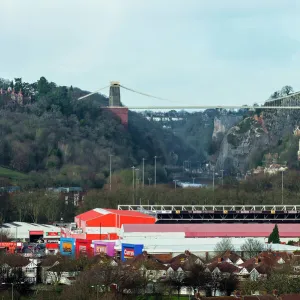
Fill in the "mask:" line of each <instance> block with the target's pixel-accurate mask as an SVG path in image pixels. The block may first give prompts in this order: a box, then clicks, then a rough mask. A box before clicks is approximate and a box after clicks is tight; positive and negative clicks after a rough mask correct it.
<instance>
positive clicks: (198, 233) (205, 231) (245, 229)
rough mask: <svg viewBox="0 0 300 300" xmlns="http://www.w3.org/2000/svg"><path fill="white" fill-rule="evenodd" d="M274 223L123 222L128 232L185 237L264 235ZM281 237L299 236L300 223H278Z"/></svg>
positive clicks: (266, 234) (267, 234) (125, 231)
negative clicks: (170, 234)
mask: <svg viewBox="0 0 300 300" xmlns="http://www.w3.org/2000/svg"><path fill="white" fill-rule="evenodd" d="M274 226H275V224H252V223H251V224H139V225H137V224H124V225H123V229H124V233H129V232H185V235H186V237H226V236H228V237H266V236H269V235H270V233H271V232H272V230H273V228H274ZM278 229H279V235H280V236H281V237H299V232H300V224H279V225H278Z"/></svg>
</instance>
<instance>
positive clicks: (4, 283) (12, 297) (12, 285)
mask: <svg viewBox="0 0 300 300" xmlns="http://www.w3.org/2000/svg"><path fill="white" fill-rule="evenodd" d="M23 283H24V282H21V284H23ZM2 284H3V285H6V284H11V299H12V300H14V283H13V282H12V283H6V282H2Z"/></svg>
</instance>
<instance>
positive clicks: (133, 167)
mask: <svg viewBox="0 0 300 300" xmlns="http://www.w3.org/2000/svg"><path fill="white" fill-rule="evenodd" d="M131 169H132V202H133V204H134V169H135V166H132V167H131Z"/></svg>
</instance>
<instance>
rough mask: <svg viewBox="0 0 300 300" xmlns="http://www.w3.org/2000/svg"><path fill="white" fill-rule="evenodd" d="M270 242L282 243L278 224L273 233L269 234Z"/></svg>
mask: <svg viewBox="0 0 300 300" xmlns="http://www.w3.org/2000/svg"><path fill="white" fill-rule="evenodd" d="M268 243H273V244H280V237H279V230H278V226H277V224H276V225H275V227H274V229H273V231H272V233H271V234H270V235H269V238H268Z"/></svg>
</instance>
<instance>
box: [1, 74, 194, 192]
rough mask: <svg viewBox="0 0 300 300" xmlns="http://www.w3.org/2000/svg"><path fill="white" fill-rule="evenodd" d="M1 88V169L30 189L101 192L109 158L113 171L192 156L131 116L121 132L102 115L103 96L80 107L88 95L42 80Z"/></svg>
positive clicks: (190, 151)
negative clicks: (91, 189)
mask: <svg viewBox="0 0 300 300" xmlns="http://www.w3.org/2000/svg"><path fill="white" fill-rule="evenodd" d="M0 88H2V93H1V94H0V165H2V166H5V167H7V168H9V169H12V170H15V171H19V172H22V173H25V174H27V175H28V176H29V180H28V181H27V183H26V184H27V185H29V186H36V187H42V186H52V185H53V186H64V185H84V186H86V187H101V186H103V184H104V183H105V182H106V180H107V176H108V173H109V155H110V154H112V155H113V157H112V169H113V171H115V170H120V169H124V168H130V167H131V166H133V165H135V166H137V165H139V164H140V163H141V161H142V159H143V158H145V159H146V165H148V164H149V165H151V164H153V162H154V159H153V157H154V156H157V157H158V159H157V162H158V168H159V167H160V165H164V164H169V163H178V164H179V163H181V162H182V161H184V160H186V159H188V158H189V157H191V156H193V155H194V152H195V150H194V149H192V148H191V147H189V146H187V145H186V143H185V142H184V141H183V140H182V139H181V138H179V137H177V136H175V135H174V134H173V133H172V132H170V131H166V130H163V128H162V126H161V125H160V124H154V123H151V122H149V121H148V120H147V119H146V118H145V117H144V116H142V115H140V114H137V113H135V112H131V111H130V112H129V126H128V129H125V128H124V127H123V126H122V125H121V123H120V120H119V119H118V118H117V117H115V116H114V115H113V114H112V113H110V112H108V111H106V110H103V109H101V106H106V105H107V104H108V99H107V98H106V97H105V96H103V95H100V94H95V95H93V96H91V97H89V98H87V99H84V100H82V101H78V100H77V99H78V97H80V96H82V95H84V94H86V93H87V92H84V91H81V90H80V89H78V88H73V87H66V86H57V85H56V84H55V83H53V82H48V81H47V80H46V79H45V78H44V77H41V78H40V79H39V80H38V81H37V82H35V83H32V84H29V83H24V82H22V80H21V79H20V78H16V79H15V80H14V81H13V82H10V81H7V80H0ZM10 88H11V89H13V90H11V91H9V90H10ZM12 92H13V93H14V94H15V98H14V99H13V97H12V96H11V93H12ZM21 98H22V99H21ZM174 157H176V160H174ZM3 170H4V169H3ZM5 170H6V169H5ZM7 172H8V173H9V172H10V171H7ZM7 172H4V171H3V172H2V174H7ZM11 174H12V173H11ZM0 177H1V173H0Z"/></svg>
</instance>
